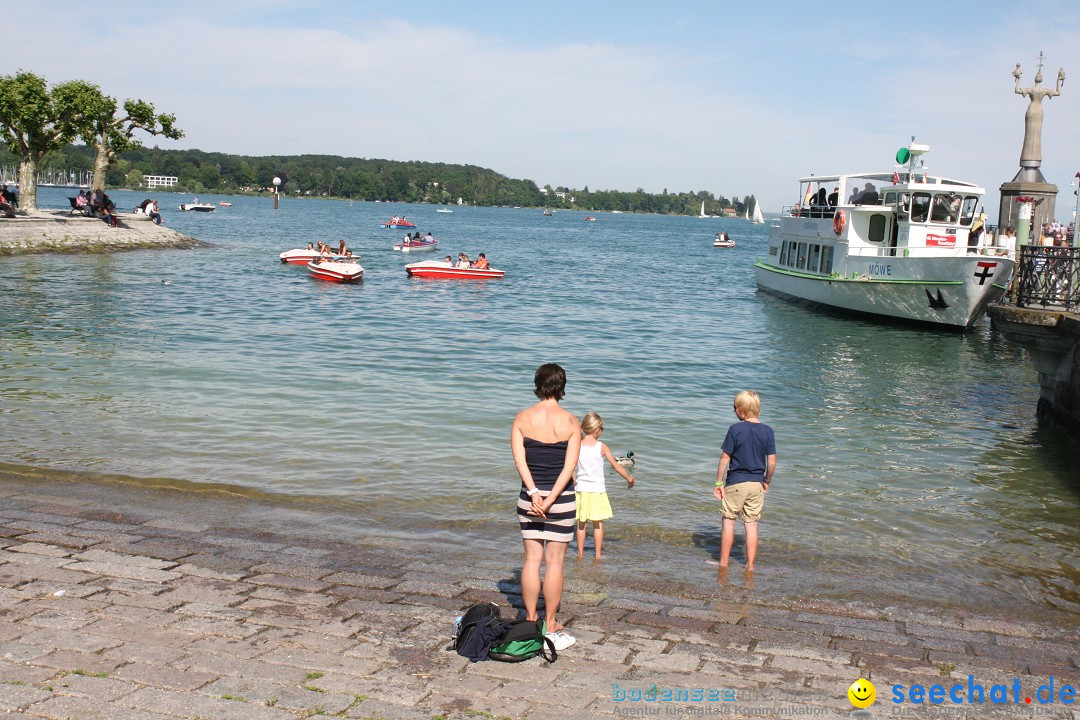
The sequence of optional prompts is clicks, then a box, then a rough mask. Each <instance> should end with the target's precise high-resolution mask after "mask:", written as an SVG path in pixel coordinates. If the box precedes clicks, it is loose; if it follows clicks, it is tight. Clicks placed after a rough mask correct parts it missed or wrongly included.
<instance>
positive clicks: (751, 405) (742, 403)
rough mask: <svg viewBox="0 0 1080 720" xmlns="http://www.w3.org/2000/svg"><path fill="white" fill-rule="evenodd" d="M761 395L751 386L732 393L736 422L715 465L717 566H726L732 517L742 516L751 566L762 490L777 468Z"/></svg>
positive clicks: (748, 566) (748, 568) (749, 566)
mask: <svg viewBox="0 0 1080 720" xmlns="http://www.w3.org/2000/svg"><path fill="white" fill-rule="evenodd" d="M760 413H761V398H760V397H758V394H757V393H756V392H754V391H753V390H743V391H742V392H741V393H739V394H738V395H736V396H735V417H737V418H739V422H737V423H735V424H734V425H732V426H731V427H729V428H728V431H727V435H726V436H725V437H724V444H723V446H722V448H721V449H722V452H721V455H720V463H719V464H718V465H717V468H716V483H715V486H714V487H713V496H714V497H715V498H716V499H717V500H719V501H720V512H721V514H722V515H723V516H724V522H723V529H722V530H721V532H720V567H722V568H726V567H727V564H728V556H729V555H730V554H731V546H732V544H733V543H734V541H735V520H736V519H737V518H740V517H741V518H742V521H743V527H744V528H745V529H746V571H747V572H751V571H753V569H754V558H755V557H756V556H757V545H758V532H757V524H758V520H760V519H761V508H762V507H763V506H764V504H765V493H766V492H768V490H769V483H771V482H772V478H773V472H775V471H776V437H775V436H774V434H773V429H772V428H771V427H769V426H768V425H766V424H765V423H763V422H761V420H760V419H759V418H758V415H759V414H760Z"/></svg>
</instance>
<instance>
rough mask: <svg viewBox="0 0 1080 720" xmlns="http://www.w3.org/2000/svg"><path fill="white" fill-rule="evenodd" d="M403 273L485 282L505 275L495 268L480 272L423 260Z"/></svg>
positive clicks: (442, 278)
mask: <svg viewBox="0 0 1080 720" xmlns="http://www.w3.org/2000/svg"><path fill="white" fill-rule="evenodd" d="M405 272H406V273H407V274H408V275H409V277H421V278H438V279H440V280H486V279H489V278H501V277H502V276H503V275H505V274H506V273H505V272H504V271H502V270H496V269H495V268H488V269H487V270H481V269H479V268H458V267H454V266H452V265H447V264H446V262H445V261H442V260H425V261H424V262H418V263H411V264H409V265H406V266H405Z"/></svg>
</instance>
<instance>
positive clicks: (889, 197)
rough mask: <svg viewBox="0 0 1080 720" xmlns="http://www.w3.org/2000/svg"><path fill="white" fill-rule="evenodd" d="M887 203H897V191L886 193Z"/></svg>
mask: <svg viewBox="0 0 1080 720" xmlns="http://www.w3.org/2000/svg"><path fill="white" fill-rule="evenodd" d="M885 204H886V205H895V204H896V193H894V192H887V193H885Z"/></svg>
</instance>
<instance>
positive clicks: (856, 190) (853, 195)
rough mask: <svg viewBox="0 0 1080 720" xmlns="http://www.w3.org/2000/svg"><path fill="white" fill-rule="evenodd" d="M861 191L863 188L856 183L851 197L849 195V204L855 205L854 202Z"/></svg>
mask: <svg viewBox="0 0 1080 720" xmlns="http://www.w3.org/2000/svg"><path fill="white" fill-rule="evenodd" d="M861 192H862V191H861V190H859V187H858V186H857V185H856V186H855V187H853V188H852V189H851V197H849V198H848V199H847V201H848V204H849V205H854V204H855V200H856V199H857V198H858V197H859V193H861Z"/></svg>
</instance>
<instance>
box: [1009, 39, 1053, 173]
mask: <svg viewBox="0 0 1080 720" xmlns="http://www.w3.org/2000/svg"><path fill="white" fill-rule="evenodd" d="M1042 63H1043V55H1042V53H1039V64H1038V69H1037V72H1036V74H1035V84H1034V85H1032V86H1031V87H1027V88H1022V87H1020V76H1021V74H1022V73H1021V72H1020V63H1016V69H1015V70H1013V77H1014V78H1016V88H1015V90H1014V92H1016V94H1017V95H1026V96H1027V97H1029V98H1031V102H1030V103H1028V109H1027V113H1025V114H1024V148H1023V150H1021V151H1020V167H1022V168H1037V167H1039V166H1040V165H1041V164H1042V121H1043V109H1042V101H1043V98H1044V97H1057V96H1058V95H1060V94H1061V86H1062V85H1063V84H1064V83H1065V68H1061V69H1060V70H1058V76H1057V87H1055V88H1054V89H1053V90H1049V89H1047V88H1044V87H1043V86H1042V85H1041V83H1042V80H1043V74H1042Z"/></svg>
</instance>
